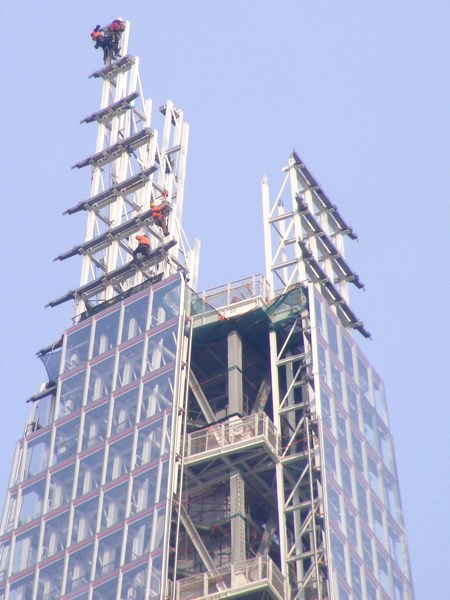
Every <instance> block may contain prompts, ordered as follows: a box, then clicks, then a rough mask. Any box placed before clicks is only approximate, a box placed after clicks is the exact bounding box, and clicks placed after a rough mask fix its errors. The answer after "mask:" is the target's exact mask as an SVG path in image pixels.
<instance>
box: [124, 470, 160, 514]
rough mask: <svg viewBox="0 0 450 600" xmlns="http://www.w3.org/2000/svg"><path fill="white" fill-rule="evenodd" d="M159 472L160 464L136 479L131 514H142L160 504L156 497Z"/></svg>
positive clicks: (134, 480)
mask: <svg viewBox="0 0 450 600" xmlns="http://www.w3.org/2000/svg"><path fill="white" fill-rule="evenodd" d="M158 472H159V464H157V465H155V466H154V467H152V468H151V469H150V470H148V471H146V472H145V473H140V474H139V475H136V477H134V479H133V490H132V494H131V514H136V513H138V512H141V511H142V510H145V509H146V508H150V507H151V506H153V505H154V504H155V503H156V502H158V498H157V497H156V491H157V487H158Z"/></svg>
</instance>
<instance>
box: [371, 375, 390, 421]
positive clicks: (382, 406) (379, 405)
mask: <svg viewBox="0 0 450 600" xmlns="http://www.w3.org/2000/svg"><path fill="white" fill-rule="evenodd" d="M373 393H374V396H375V408H376V410H377V413H378V414H379V416H380V418H381V419H382V420H383V421H384V422H385V423H387V408H386V400H385V397H384V386H383V382H382V381H381V380H380V379H378V378H377V377H375V376H374V378H373Z"/></svg>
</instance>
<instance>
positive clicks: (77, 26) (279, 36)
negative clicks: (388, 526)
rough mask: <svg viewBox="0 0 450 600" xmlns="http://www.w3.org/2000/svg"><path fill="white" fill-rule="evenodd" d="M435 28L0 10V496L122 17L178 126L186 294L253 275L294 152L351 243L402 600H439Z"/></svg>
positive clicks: (61, 282) (439, 228)
mask: <svg viewBox="0 0 450 600" xmlns="http://www.w3.org/2000/svg"><path fill="white" fill-rule="evenodd" d="M124 7H126V8H124ZM448 12H449V11H448V9H447V10H446V8H445V4H444V1H443V0H435V1H434V2H432V3H425V2H419V1H418V0H410V1H407V0H379V1H378V2H377V3H373V2H372V3H369V2H364V0H359V1H357V0H353V1H350V0H341V1H340V2H336V1H333V0H316V1H315V2H306V1H301V0H297V1H293V0H279V1H278V2H277V3H275V2H269V1H266V0H241V1H237V0H228V1H227V2H225V1H222V0H215V1H214V2H212V1H207V0H193V1H192V2H183V1H181V0H172V1H171V2H170V3H167V2H148V1H143V0H131V1H129V2H126V3H125V2H118V1H115V0H110V1H108V2H106V1H104V0H99V1H97V2H92V3H91V2H80V1H78V2H71V3H68V2H61V1H58V2H56V1H55V0H51V1H46V2H44V3H42V2H41V3H36V2H31V1H30V0H26V1H22V2H21V3H17V4H14V5H12V4H11V3H8V4H6V3H5V4H4V5H3V7H2V8H0V16H1V22H2V24H3V27H2V47H3V48H2V53H3V61H2V81H3V90H2V93H1V95H0V108H1V115H2V125H1V131H2V145H1V150H0V153H1V163H0V164H1V169H2V188H1V195H2V225H3V226H2V232H3V240H2V241H3V246H4V250H3V252H2V256H1V273H2V278H3V281H4V282H5V283H4V285H3V293H2V295H1V309H2V316H3V324H2V328H1V330H2V338H3V339H2V348H3V349H2V351H1V369H2V377H1V383H0V386H1V390H0V391H1V398H2V418H1V420H0V448H1V456H2V460H1V464H0V494H1V497H2V498H3V496H4V492H5V489H6V484H7V477H8V473H9V467H10V461H11V458H12V451H13V445H14V442H15V440H16V439H17V438H19V437H20V436H21V433H22V429H23V424H24V422H25V419H26V415H27V413H28V407H27V406H26V405H25V404H24V401H25V399H26V398H27V397H29V396H30V395H31V394H33V393H34V392H35V391H36V390H37V389H38V386H39V384H40V382H41V381H42V380H43V378H44V372H43V369H42V367H41V366H40V364H39V362H38V361H37V360H36V359H35V358H34V353H35V352H36V351H37V350H38V349H39V348H41V347H43V346H45V345H47V344H49V343H50V342H52V341H53V340H54V339H56V338H57V337H58V336H59V335H60V334H61V332H62V331H63V330H64V329H65V328H66V327H67V326H68V325H69V322H70V316H71V311H70V307H69V306H62V307H60V308H56V309H44V308H43V307H44V305H45V304H46V303H47V302H48V301H49V300H51V299H53V298H56V297H58V296H60V295H62V294H63V293H64V292H65V291H67V290H68V289H70V288H72V287H74V286H75V285H77V284H78V281H79V272H80V263H79V262H78V259H76V258H73V259H71V260H69V261H66V262H63V263H53V262H52V261H53V257H54V256H56V255H57V254H59V253H61V252H63V251H65V250H67V249H69V248H71V247H72V246H73V245H74V244H76V243H80V242H81V241H82V240H83V239H84V228H85V224H84V217H85V215H74V216H72V217H68V216H65V217H63V216H62V212H63V211H64V210H65V209H66V208H68V207H70V206H73V205H74V204H76V203H77V202H78V201H79V200H81V199H83V198H86V197H88V195H89V173H88V172H87V171H85V172H80V171H77V172H74V171H71V170H70V167H71V165H72V164H73V163H75V162H76V161H78V160H81V159H83V158H85V157H86V156H87V155H89V154H91V153H92V152H93V151H94V146H93V144H94V139H95V137H94V136H95V127H94V126H93V125H79V121H80V120H81V119H82V118H83V117H85V116H86V115H88V114H90V113H91V112H94V111H95V110H96V109H97V108H98V105H99V100H100V98H99V94H100V84H99V83H98V82H97V81H93V80H89V79H88V75H89V74H90V73H91V72H92V71H94V70H95V69H97V68H98V67H99V66H100V64H101V57H100V54H99V53H98V52H96V51H95V50H94V49H93V48H92V44H91V40H90V37H89V33H90V31H91V30H92V28H93V27H94V26H95V25H96V24H97V23H101V24H104V23H106V22H109V21H110V20H111V19H113V18H114V17H117V16H121V17H123V18H125V19H128V20H130V21H131V41H130V47H129V50H130V53H133V54H137V55H139V56H140V57H141V77H142V81H143V86H144V93H145V95H146V96H150V97H152V98H153V100H154V106H155V107H158V106H160V105H161V104H164V103H165V101H166V99H167V98H172V99H173V100H174V102H175V104H176V105H177V106H179V107H180V108H182V109H183V110H184V112H185V118H186V120H187V121H188V122H190V124H191V135H190V150H189V157H188V171H187V183H186V197H185V218H184V225H185V229H186V232H187V234H188V236H189V238H190V239H191V240H192V239H193V238H194V237H199V238H201V240H202V257H201V267H200V282H199V287H200V288H208V287H212V286H215V285H218V284H221V283H223V282H225V281H228V280H234V279H238V278H241V277H245V276H247V275H250V274H253V273H259V272H262V271H263V269H264V264H263V260H264V254H263V246H262V214H261V200H260V182H261V178H262V176H263V175H268V176H269V177H270V180H271V182H272V185H273V187H274V188H275V187H276V184H277V183H278V182H279V181H280V179H279V178H280V175H281V174H280V169H281V167H282V166H283V165H284V164H285V162H286V160H287V157H288V155H289V153H290V151H291V150H292V148H293V147H295V148H296V149H297V151H298V152H299V154H300V156H302V158H303V159H304V160H305V162H306V164H307V165H308V167H309V169H310V170H311V171H312V173H313V174H314V175H315V177H316V178H317V180H318V181H319V182H320V183H321V185H322V187H323V188H324V190H325V192H326V193H327V194H328V196H329V197H330V199H331V200H332V202H334V203H335V204H337V205H338V207H339V209H340V212H341V214H342V215H343V216H344V218H345V219H346V221H347V222H349V223H350V225H351V226H352V227H353V228H354V229H355V231H356V232H357V233H358V236H359V242H353V243H349V244H347V256H348V260H349V262H350V263H351V264H352V266H353V268H354V269H355V270H356V271H357V272H358V274H359V275H360V277H361V279H362V280H363V281H364V282H365V284H366V291H365V292H359V293H356V294H354V301H353V303H352V306H353V307H354V310H355V312H356V313H357V315H358V316H359V317H360V318H361V319H362V320H363V321H364V323H365V325H366V327H367V328H368V329H369V330H370V331H371V332H372V335H373V341H372V342H362V340H361V342H362V347H363V349H364V351H365V353H366V354H367V356H368V358H369V359H370V360H371V361H372V363H373V364H374V366H375V368H376V369H377V370H378V371H379V373H380V374H381V376H382V377H383V378H384V380H385V382H386V387H387V394H388V401H389V411H390V418H391V426H392V430H393V434H394V440H395V447H396V454H397V464H398V470H399V475H400V486H401V492H402V500H403V506H404V511H405V519H406V528H407V533H408V538H409V547H410V554H411V560H412V571H413V579H414V583H415V588H416V595H417V600H428V599H433V600H446V598H447V597H448V583H447V579H448V578H447V568H448V556H449V544H448V540H449V538H450V535H449V532H448V520H449V514H448V513H449V510H448V506H449V481H448V472H449V470H448V460H447V459H448V454H449V444H448V437H449V436H448V429H449V414H448V400H447V398H446V395H447V394H446V392H447V388H448V386H447V385H446V384H445V380H446V377H444V375H445V372H446V370H447V369H448V367H447V362H446V361H444V356H445V349H446V348H445V347H448V344H445V343H444V339H445V337H448V327H447V328H446V324H448V318H447V314H448V301H447V302H445V300H446V298H445V291H446V285H445V284H446V281H447V280H448V259H447V257H448V241H447V240H448V202H446V199H447V197H448V178H447V177H446V174H444V168H445V167H444V163H448V160H446V159H447V157H448V152H447V146H448V144H446V141H447V138H448V136H446V135H445V133H446V124H447V119H446V116H447V110H446V107H447V106H448V99H449V94H448V91H449V86H448V79H445V75H444V73H445V64H444V50H445V42H444V40H445V37H446V30H445V26H446V24H448V22H449V18H448V17H449V15H448ZM447 131H448V130H447ZM236 215H237V217H236ZM447 355H448V352H447Z"/></svg>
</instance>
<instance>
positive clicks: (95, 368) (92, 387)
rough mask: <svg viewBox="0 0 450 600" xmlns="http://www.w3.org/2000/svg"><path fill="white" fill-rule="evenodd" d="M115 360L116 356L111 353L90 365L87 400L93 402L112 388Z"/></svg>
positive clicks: (108, 392)
mask: <svg viewBox="0 0 450 600" xmlns="http://www.w3.org/2000/svg"><path fill="white" fill-rule="evenodd" d="M115 360H116V357H115V355H113V356H110V357H109V358H107V359H105V360H102V361H100V362H98V363H96V364H94V365H92V366H91V368H90V375H89V388H88V397H87V401H88V402H94V401H95V400H98V399H99V398H103V397H105V396H107V395H108V394H110V393H111V391H112V390H113V385H114V381H113V376H114V364H115Z"/></svg>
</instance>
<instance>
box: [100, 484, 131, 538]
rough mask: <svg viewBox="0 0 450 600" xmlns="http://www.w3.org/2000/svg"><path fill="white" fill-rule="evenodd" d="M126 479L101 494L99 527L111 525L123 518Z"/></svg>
mask: <svg viewBox="0 0 450 600" xmlns="http://www.w3.org/2000/svg"><path fill="white" fill-rule="evenodd" d="M127 492H128V481H125V482H124V483H122V484H120V485H118V486H116V487H114V488H111V489H109V490H107V491H106V492H105V493H104V496H103V510H102V520H101V528H102V529H106V528H107V527H112V526H113V525H115V524H116V523H119V522H120V521H123V519H124V518H125V512H126V506H127Z"/></svg>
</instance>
